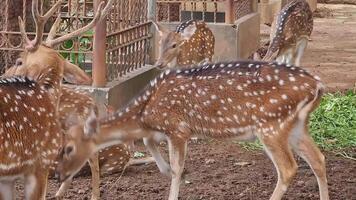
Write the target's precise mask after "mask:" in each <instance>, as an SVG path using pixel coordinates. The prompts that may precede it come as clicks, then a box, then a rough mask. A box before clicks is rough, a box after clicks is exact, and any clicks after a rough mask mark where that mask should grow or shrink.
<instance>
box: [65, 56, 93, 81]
mask: <svg viewBox="0 0 356 200" xmlns="http://www.w3.org/2000/svg"><path fill="white" fill-rule="evenodd" d="M63 73H64V74H63V75H64V79H65V80H66V81H68V82H69V83H72V84H81V85H90V84H91V82H92V80H91V78H90V77H89V76H88V75H87V74H86V73H85V72H84V71H83V70H82V69H80V68H79V67H78V66H77V65H74V64H72V63H70V62H69V61H68V60H66V61H65V63H64V72H63Z"/></svg>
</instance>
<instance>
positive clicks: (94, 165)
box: [88, 153, 100, 200]
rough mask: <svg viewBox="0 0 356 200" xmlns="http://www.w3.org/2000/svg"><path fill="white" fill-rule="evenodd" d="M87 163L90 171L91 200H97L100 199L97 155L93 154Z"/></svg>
mask: <svg viewBox="0 0 356 200" xmlns="http://www.w3.org/2000/svg"><path fill="white" fill-rule="evenodd" d="M88 162H89V166H90V170H91V187H92V193H91V200H97V199H100V171H99V170H100V169H99V153H95V154H94V155H93V156H92V157H91V158H89V161H88Z"/></svg>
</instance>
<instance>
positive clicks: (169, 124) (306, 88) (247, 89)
mask: <svg viewBox="0 0 356 200" xmlns="http://www.w3.org/2000/svg"><path fill="white" fill-rule="evenodd" d="M271 65H272V66H271ZM165 74H167V75H165ZM164 75H165V76H164ZM317 83H318V82H317V81H316V79H315V78H314V77H313V76H311V75H310V74H308V73H307V72H306V71H305V70H303V69H301V68H298V67H291V66H289V67H287V66H285V65H278V64H270V63H265V62H253V63H252V62H250V61H241V62H235V63H216V64H206V65H203V66H201V67H198V68H192V69H187V70H173V71H166V72H163V73H162V74H161V76H160V77H159V78H157V79H156V80H153V81H152V82H151V86H150V88H149V89H146V90H145V91H146V93H145V94H147V93H148V94H151V96H150V97H148V98H147V97H145V95H144V97H143V99H145V98H147V99H148V102H147V103H146V104H145V106H144V108H143V111H142V113H143V116H142V122H143V123H144V124H145V126H146V127H148V128H151V129H154V130H158V131H163V132H166V133H171V134H172V133H175V134H178V136H179V137H187V138H189V137H191V134H194V135H195V134H197V135H205V136H209V137H216V138H219V137H234V136H237V137H239V136H243V135H245V134H249V133H252V132H256V131H258V132H265V131H262V129H264V128H267V127H264V126H265V125H273V126H275V125H276V123H282V122H284V121H285V120H284V119H288V116H289V115H291V114H294V113H297V111H298V109H300V108H299V107H298V106H301V105H299V104H300V103H303V104H304V105H306V104H307V103H308V102H310V101H311V100H313V99H315V97H316V96H319V95H318V94H317V92H318V91H317V90H318V86H317ZM292 88H293V89H292ZM297 90H299V91H298V92H296V91H297ZM147 91H148V92H147ZM140 106H142V104H141V105H140ZM158 108H159V109H158ZM262 124H263V125H262ZM177 128H178V130H177ZM187 133H188V134H187ZM179 134H183V135H179ZM184 134H187V135H184Z"/></svg>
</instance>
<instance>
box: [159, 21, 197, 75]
mask: <svg viewBox="0 0 356 200" xmlns="http://www.w3.org/2000/svg"><path fill="white" fill-rule="evenodd" d="M152 23H153V24H154V25H155V27H156V29H157V31H158V33H159V36H160V41H159V55H158V60H157V62H156V64H155V65H156V67H158V68H161V69H163V68H165V67H166V66H167V65H168V64H171V65H175V64H176V63H175V62H174V60H176V59H177V57H178V55H179V53H180V52H181V50H182V49H181V46H182V45H183V44H184V43H185V42H186V41H188V40H189V39H190V38H191V37H192V36H193V35H194V33H195V31H196V29H197V27H196V25H191V26H188V27H186V28H185V29H184V30H183V31H182V32H178V31H169V30H168V29H166V28H164V27H163V26H162V25H160V24H158V23H156V22H152Z"/></svg>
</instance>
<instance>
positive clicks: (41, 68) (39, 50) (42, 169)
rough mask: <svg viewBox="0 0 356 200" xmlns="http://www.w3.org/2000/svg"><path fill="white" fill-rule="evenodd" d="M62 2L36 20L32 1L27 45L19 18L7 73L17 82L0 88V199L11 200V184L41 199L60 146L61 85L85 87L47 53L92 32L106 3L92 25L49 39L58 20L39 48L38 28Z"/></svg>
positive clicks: (79, 74)
mask: <svg viewBox="0 0 356 200" xmlns="http://www.w3.org/2000/svg"><path fill="white" fill-rule="evenodd" d="M62 2H63V0H59V1H57V2H56V3H55V4H54V6H53V7H52V8H51V9H50V10H49V11H48V12H47V13H45V14H44V15H40V13H39V9H38V1H37V0H34V1H32V4H31V5H32V14H33V18H34V20H35V24H36V35H35V38H34V39H33V40H30V39H29V38H28V37H27V35H26V32H25V28H24V22H23V21H22V19H21V18H20V17H19V25H20V32H21V35H22V38H23V44H24V47H25V51H24V52H23V53H22V54H21V58H19V59H18V61H17V62H16V63H17V65H18V66H17V67H16V68H14V72H11V73H16V74H17V75H18V76H14V77H8V78H4V79H2V80H1V83H0V88H1V94H0V95H1V96H2V98H1V99H2V103H1V105H2V106H0V109H2V111H1V114H0V115H1V119H2V120H1V123H2V125H1V130H2V131H1V132H0V134H1V137H0V138H1V140H0V143H1V145H0V146H1V151H0V154H1V155H2V156H1V158H0V166H1V167H0V196H1V197H0V199H13V190H14V181H15V180H16V179H24V180H25V198H26V199H34V200H37V199H44V198H45V195H46V187H47V177H48V172H49V169H50V168H51V167H53V165H54V164H55V163H56V155H58V152H59V148H60V147H61V146H62V139H63V138H62V134H61V133H60V132H61V127H60V124H59V121H58V105H59V98H60V95H61V82H62V79H63V78H65V79H67V80H68V81H69V82H72V83H76V84H88V83H90V82H91V79H90V78H89V77H88V76H87V75H86V74H85V73H84V72H83V71H82V70H81V69H80V68H79V67H77V66H75V65H73V64H71V63H69V62H68V61H66V60H65V59H64V58H62V57H61V56H60V55H59V53H57V52H56V51H55V50H54V49H52V48H53V47H54V46H55V45H57V44H59V43H61V42H63V41H65V40H68V39H70V38H72V37H77V36H79V35H80V34H82V33H84V32H86V31H88V30H89V29H91V28H92V27H93V26H95V24H96V23H97V22H98V21H99V20H101V19H102V18H104V17H105V16H106V14H107V12H108V11H109V9H110V8H111V3H112V0H110V1H109V2H108V4H107V6H106V7H105V8H103V7H104V4H103V3H101V4H100V5H99V8H98V10H97V12H96V14H95V17H94V19H93V21H92V22H91V23H89V24H88V25H87V26H84V27H83V28H80V29H78V30H76V31H74V32H72V33H69V34H67V35H64V36H61V37H58V38H55V31H56V28H55V27H56V26H57V25H58V23H59V15H58V17H57V20H56V23H55V25H54V26H53V27H52V29H51V31H50V33H49V35H48V37H47V40H46V41H45V42H43V41H42V38H43V30H44V25H45V23H46V22H47V20H48V19H49V18H50V17H51V16H52V15H53V14H54V12H56V10H58V8H59V7H60V6H61V4H62ZM19 113H20V114H19Z"/></svg>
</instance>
